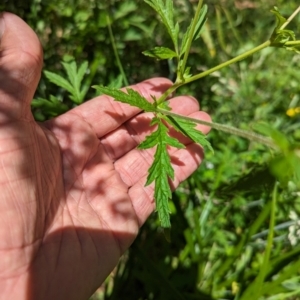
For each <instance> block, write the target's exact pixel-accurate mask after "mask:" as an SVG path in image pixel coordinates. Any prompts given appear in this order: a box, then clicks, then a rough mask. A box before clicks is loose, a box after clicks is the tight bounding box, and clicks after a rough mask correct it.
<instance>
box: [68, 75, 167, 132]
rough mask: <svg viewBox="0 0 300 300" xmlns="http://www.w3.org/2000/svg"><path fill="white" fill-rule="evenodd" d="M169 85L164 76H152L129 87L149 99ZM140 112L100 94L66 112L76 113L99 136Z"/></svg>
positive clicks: (158, 94) (159, 94)
mask: <svg viewBox="0 0 300 300" xmlns="http://www.w3.org/2000/svg"><path fill="white" fill-rule="evenodd" d="M171 85H172V82H171V81H170V80H168V79H166V78H152V79H148V80H146V81H143V82H141V83H138V84H136V85H133V86H130V88H132V89H134V90H136V91H137V92H139V93H140V94H141V95H142V96H143V97H145V98H146V99H147V100H149V101H150V100H151V96H155V97H160V96H161V95H162V94H163V93H164V92H165V91H166V90H167V89H168V88H169V87H170V86H171ZM140 112H141V110H140V109H139V108H137V107H133V106H130V105H128V104H124V103H120V102H117V101H114V100H113V98H112V97H109V96H106V95H102V96H99V97H96V98H94V99H92V100H90V101H87V102H85V103H83V104H81V105H80V106H78V107H76V108H74V109H72V110H70V111H69V112H67V113H71V114H76V115H78V116H80V117H81V118H82V119H84V120H85V121H86V122H87V123H88V124H89V125H90V126H91V127H92V128H93V130H94V132H95V134H96V135H97V137H98V138H100V137H102V136H104V135H106V134H108V133H109V132H111V131H113V130H115V129H116V128H118V127H119V126H120V125H122V124H123V123H124V122H126V121H127V120H129V119H130V118H132V117H133V116H135V115H137V114H138V113H140Z"/></svg>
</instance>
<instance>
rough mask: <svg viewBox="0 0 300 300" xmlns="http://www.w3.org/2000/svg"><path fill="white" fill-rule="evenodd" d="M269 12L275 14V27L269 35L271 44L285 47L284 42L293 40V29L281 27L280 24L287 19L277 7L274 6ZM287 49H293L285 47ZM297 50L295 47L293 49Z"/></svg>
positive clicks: (294, 37) (294, 38) (294, 36)
mask: <svg viewBox="0 0 300 300" xmlns="http://www.w3.org/2000/svg"><path fill="white" fill-rule="evenodd" d="M271 12H272V13H273V14H274V15H275V16H276V27H275V29H274V31H273V33H272V35H271V39H270V40H271V43H272V44H271V45H272V46H275V47H285V46H284V44H285V43H286V42H288V41H295V40H296V35H295V33H294V31H292V30H288V29H284V28H283V29H282V26H283V25H284V23H285V22H286V21H287V20H286V18H284V17H283V16H282V15H281V13H280V12H279V10H278V8H277V7H276V6H275V7H274V9H272V10H271ZM286 48H287V49H288V48H289V49H288V50H293V51H294V49H291V48H290V47H286ZM295 50H296V51H297V49H295Z"/></svg>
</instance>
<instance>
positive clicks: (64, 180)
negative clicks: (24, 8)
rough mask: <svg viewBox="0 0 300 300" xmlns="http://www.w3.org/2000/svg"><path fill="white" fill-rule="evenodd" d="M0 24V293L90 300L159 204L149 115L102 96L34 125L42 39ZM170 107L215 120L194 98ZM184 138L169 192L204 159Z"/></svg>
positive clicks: (156, 86)
mask: <svg viewBox="0 0 300 300" xmlns="http://www.w3.org/2000/svg"><path fill="white" fill-rule="evenodd" d="M0 26H1V28H2V29H0V33H1V34H2V37H1V44H0V190H1V193H0V286H1V289H0V299H44V300H45V299H56V300H59V299H64V300H65V299H72V300H76V299H78V300H84V299H88V297H89V296H90V295H91V294H92V293H93V292H94V291H95V290H96V289H97V287H99V285H100V284H101V283H102V282H103V281H104V280H105V278H106V277H107V276H108V274H109V273H110V272H111V271H112V269H113V268H114V267H115V266H116V264H117V263H118V260H119V258H120V256H121V255H122V254H123V253H124V251H125V250H126V249H127V248H128V247H129V246H130V245H131V243H132V242H133V240H134V239H135V237H136V235H137V233H138V230H139V228H140V226H141V225H142V224H143V223H144V222H145V221H146V219H147V217H148V216H149V215H150V214H151V213H152V212H153V210H154V209H155V204H154V201H153V186H148V187H144V184H145V181H146V177H147V169H148V167H149V165H150V164H151V161H152V159H153V150H149V151H138V150H136V146H137V145H138V143H139V142H140V141H141V140H142V139H143V138H144V137H145V136H146V135H147V134H149V132H150V131H151V128H149V120H150V118H151V115H149V114H145V113H141V112H140V111H139V110H138V109H137V108H134V107H131V106H128V105H123V104H120V103H117V102H115V101H113V100H112V99H111V98H110V97H107V96H101V97H97V98H95V99H92V100H90V101H88V102H85V103H84V104H82V105H80V106H78V107H76V108H75V109H73V110H70V111H68V112H67V113H65V114H63V115H61V116H59V117H57V118H55V119H52V120H50V121H47V122H45V123H43V124H38V123H36V122H35V121H34V119H33V116H32V114H31V110H30V102H31V100H32V98H33V95H34V92H35V90H36V87H37V84H38V82H39V78H40V75H41V69H42V59H43V58H42V49H41V45H40V43H39V40H38V38H37V36H36V35H35V33H34V32H33V31H32V30H31V29H30V28H29V27H28V26H27V25H26V24H25V23H24V22H23V21H22V20H21V19H20V18H18V17H17V16H15V15H12V14H8V13H5V14H4V15H3V16H2V19H1V21H0ZM3 28H4V30H3ZM170 84H171V82H169V81H168V80H167V79H164V78H153V79H149V80H147V81H144V82H142V83H139V84H137V85H134V86H132V88H134V89H135V90H137V91H138V92H140V93H141V94H142V95H143V96H144V97H146V98H147V99H151V97H150V94H152V95H155V96H159V95H161V94H162V93H163V92H164V91H165V90H166V89H167V88H168V87H169V86H170ZM170 103H171V106H172V107H173V109H174V111H175V112H177V113H181V114H185V115H190V116H192V117H194V118H201V119H203V120H207V121H210V118H209V116H208V115H207V114H206V113H204V112H201V111H199V105H198V102H197V101H196V100H195V99H194V98H192V97H188V96H186V97H177V98H173V99H171V100H170ZM182 103H184V105H182ZM152 129H153V128H152ZM199 129H201V130H202V131H203V132H205V133H207V132H208V131H209V128H207V127H205V126H199ZM180 138H181V141H182V142H183V143H185V145H186V148H185V149H181V150H175V149H170V152H171V155H172V161H173V167H174V170H175V180H174V181H173V182H172V187H173V188H176V187H177V186H178V184H179V183H180V182H181V181H183V180H184V179H186V178H187V177H188V176H190V175H191V174H192V172H193V171H194V170H195V169H196V168H197V167H198V166H199V164H200V163H201V161H202V158H203V151H202V149H201V147H200V146H197V145H195V144H193V143H191V142H190V141H189V140H187V139H185V138H182V137H180Z"/></svg>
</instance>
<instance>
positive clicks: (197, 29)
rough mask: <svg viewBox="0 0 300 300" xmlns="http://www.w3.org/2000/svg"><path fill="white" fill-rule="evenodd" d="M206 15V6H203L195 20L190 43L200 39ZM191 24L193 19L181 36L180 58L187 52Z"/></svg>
mask: <svg viewBox="0 0 300 300" xmlns="http://www.w3.org/2000/svg"><path fill="white" fill-rule="evenodd" d="M206 14H207V5H203V7H202V8H201V11H200V14H199V19H198V20H197V23H196V27H195V30H194V33H193V37H192V41H195V40H196V39H198V38H199V37H200V35H201V33H202V31H203V28H204V24H205V22H206ZM192 23H193V19H192V20H191V23H190V25H189V26H188V28H187V30H186V32H185V34H184V35H183V38H182V43H181V49H180V56H182V55H183V54H184V53H185V52H186V50H187V46H188V40H189V37H190V35H191V30H192Z"/></svg>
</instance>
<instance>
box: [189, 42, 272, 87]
mask: <svg viewBox="0 0 300 300" xmlns="http://www.w3.org/2000/svg"><path fill="white" fill-rule="evenodd" d="M270 45H271V41H269V40H268V41H266V42H264V43H262V44H260V45H259V46H257V47H255V48H253V49H250V50H248V51H246V52H244V53H242V54H240V55H238V56H236V57H234V58H233V59H230V60H228V61H226V62H224V63H222V64H219V65H217V66H215V67H213V68H211V69H209V70H206V71H204V72H202V73H200V74H197V75H194V76H192V77H190V78H188V79H186V81H185V84H187V83H190V82H193V81H195V80H198V79H200V78H203V77H205V76H207V75H209V74H211V73H214V72H216V71H218V70H220V69H222V68H224V67H227V66H229V65H232V64H234V63H236V62H238V61H240V60H243V59H245V58H246V57H248V56H250V55H253V54H254V53H256V52H258V51H261V50H262V49H264V48H267V47H269V46H270Z"/></svg>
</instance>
